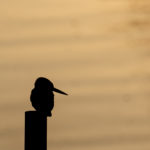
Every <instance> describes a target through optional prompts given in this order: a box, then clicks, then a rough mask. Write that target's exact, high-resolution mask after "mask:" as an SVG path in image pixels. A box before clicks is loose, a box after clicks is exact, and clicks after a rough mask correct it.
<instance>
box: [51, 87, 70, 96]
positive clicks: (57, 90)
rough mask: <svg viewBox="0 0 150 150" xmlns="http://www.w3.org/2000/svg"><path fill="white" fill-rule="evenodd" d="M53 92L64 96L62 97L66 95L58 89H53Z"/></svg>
mask: <svg viewBox="0 0 150 150" xmlns="http://www.w3.org/2000/svg"><path fill="white" fill-rule="evenodd" d="M53 91H55V92H57V93H60V94H64V95H68V94H67V93H65V92H63V91H61V90H59V89H56V88H53Z"/></svg>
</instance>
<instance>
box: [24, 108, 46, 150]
mask: <svg viewBox="0 0 150 150" xmlns="http://www.w3.org/2000/svg"><path fill="white" fill-rule="evenodd" d="M25 150H47V116H46V115H44V114H42V113H41V112H38V111H26V112H25Z"/></svg>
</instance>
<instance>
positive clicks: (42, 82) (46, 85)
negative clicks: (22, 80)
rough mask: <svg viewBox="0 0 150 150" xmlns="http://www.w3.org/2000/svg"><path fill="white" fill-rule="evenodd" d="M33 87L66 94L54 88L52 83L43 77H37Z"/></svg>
mask: <svg viewBox="0 0 150 150" xmlns="http://www.w3.org/2000/svg"><path fill="white" fill-rule="evenodd" d="M35 88H38V89H41V90H49V91H54V92H57V93H60V94H64V95H68V94H67V93H65V92H63V91H61V90H59V89H56V88H55V87H54V85H53V83H52V82H51V81H50V80H48V79H47V78H44V77H39V78H38V79H37V80H36V81H35Z"/></svg>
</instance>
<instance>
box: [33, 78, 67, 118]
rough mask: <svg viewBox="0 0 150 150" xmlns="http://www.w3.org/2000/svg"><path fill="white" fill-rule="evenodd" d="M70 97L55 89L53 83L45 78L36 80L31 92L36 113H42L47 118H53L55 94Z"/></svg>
mask: <svg viewBox="0 0 150 150" xmlns="http://www.w3.org/2000/svg"><path fill="white" fill-rule="evenodd" d="M53 92H57V93H60V94H64V95H68V94H67V93H65V92H63V91H61V90H59V89H57V88H55V87H54V85H53V83H52V82H51V81H50V80H49V79H47V78H44V77H39V78H38V79H36V81H35V84H34V88H33V89H32V91H31V95H30V101H31V104H32V106H33V107H34V108H35V109H36V111H39V112H42V113H43V114H45V115H46V116H52V113H51V111H52V109H53V108H54V93H53Z"/></svg>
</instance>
